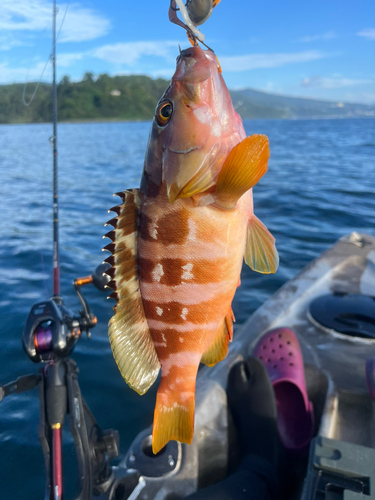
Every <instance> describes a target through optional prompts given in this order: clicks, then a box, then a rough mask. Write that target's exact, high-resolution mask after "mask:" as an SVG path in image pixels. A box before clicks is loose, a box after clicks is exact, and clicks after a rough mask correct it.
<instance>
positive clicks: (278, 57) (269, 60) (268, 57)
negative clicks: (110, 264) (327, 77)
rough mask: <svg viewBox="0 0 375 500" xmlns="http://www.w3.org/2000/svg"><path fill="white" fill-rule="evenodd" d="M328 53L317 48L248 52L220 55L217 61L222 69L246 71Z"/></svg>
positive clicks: (312, 58)
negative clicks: (281, 52)
mask: <svg viewBox="0 0 375 500" xmlns="http://www.w3.org/2000/svg"><path fill="white" fill-rule="evenodd" d="M329 55H330V54H325V53H323V52H320V51H318V50H309V51H305V52H297V53H294V54H249V55H246V56H233V57H220V59H219V61H220V64H221V66H222V68H223V70H224V71H247V70H250V69H259V68H277V67H280V66H284V65H286V64H296V63H303V62H309V61H315V60H317V59H323V58H324V57H328V56H329Z"/></svg>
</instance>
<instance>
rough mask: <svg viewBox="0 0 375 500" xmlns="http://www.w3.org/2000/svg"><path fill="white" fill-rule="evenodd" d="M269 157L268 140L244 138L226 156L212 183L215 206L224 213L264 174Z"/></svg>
mask: <svg viewBox="0 0 375 500" xmlns="http://www.w3.org/2000/svg"><path fill="white" fill-rule="evenodd" d="M269 156H270V149H269V142H268V138H267V136H265V135H262V134H253V135H251V136H250V137H246V138H245V139H244V140H243V141H241V142H240V143H239V144H237V146H235V147H234V148H233V149H232V150H231V151H230V153H229V155H228V157H227V159H226V160H225V163H224V165H223V167H222V169H221V171H220V174H219V177H218V179H217V183H216V193H215V194H216V196H215V198H216V201H215V205H217V206H218V207H220V208H223V209H226V210H232V209H234V208H235V206H236V204H237V201H238V200H239V198H241V196H242V195H243V194H245V193H246V191H248V190H249V189H251V188H252V187H253V186H255V184H256V183H257V182H258V181H259V179H260V178H261V177H262V176H263V175H264V174H265V173H266V172H267V162H268V158H269Z"/></svg>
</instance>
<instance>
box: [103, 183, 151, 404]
mask: <svg viewBox="0 0 375 500" xmlns="http://www.w3.org/2000/svg"><path fill="white" fill-rule="evenodd" d="M117 194H118V195H119V196H121V197H122V199H123V204H122V205H120V206H119V207H114V208H113V209H111V210H113V211H115V212H117V213H118V217H115V218H114V219H112V220H111V221H110V222H109V223H110V224H112V225H113V226H114V230H113V231H110V232H109V233H107V234H106V236H107V237H108V238H110V239H111V240H112V241H113V243H111V244H109V245H107V247H105V249H106V250H109V251H111V252H112V254H113V255H112V256H111V257H109V258H108V259H106V262H109V263H110V264H111V265H112V268H111V269H109V270H108V271H107V272H106V274H108V275H109V276H111V278H112V281H110V283H109V284H108V286H109V287H111V288H113V289H114V294H112V295H111V297H113V298H116V299H117V305H116V306H115V307H114V311H115V314H114V315H113V317H112V318H111V320H110V321H109V331H108V333H109V340H110V342H111V347H112V351H113V355H114V358H115V360H116V363H117V366H118V368H119V370H120V372H121V375H122V376H123V377H124V379H125V381H126V383H127V384H129V386H130V387H131V388H132V389H134V390H135V391H137V392H138V393H139V394H144V393H145V392H146V391H147V390H148V389H149V388H150V387H151V385H152V384H153V383H154V381H155V379H156V377H157V375H158V373H159V369H160V363H159V360H158V357H157V354H156V351H155V347H154V344H153V342H152V339H151V335H150V331H149V328H148V324H147V320H146V316H145V312H144V309H143V303H142V297H141V293H140V289H139V272H138V265H137V253H138V252H137V246H138V243H137V241H138V216H139V208H140V191H139V190H138V189H133V190H129V191H124V192H123V193H117Z"/></svg>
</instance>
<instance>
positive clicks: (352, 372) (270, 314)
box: [115, 233, 375, 500]
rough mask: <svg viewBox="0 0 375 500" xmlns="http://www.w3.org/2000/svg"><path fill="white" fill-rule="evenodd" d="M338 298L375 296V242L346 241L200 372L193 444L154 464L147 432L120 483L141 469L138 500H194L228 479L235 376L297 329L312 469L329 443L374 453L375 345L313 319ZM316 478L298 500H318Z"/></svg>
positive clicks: (233, 453) (174, 447)
mask: <svg viewBox="0 0 375 500" xmlns="http://www.w3.org/2000/svg"><path fill="white" fill-rule="evenodd" d="M334 292H339V293H341V294H345V293H355V294H362V295H368V296H375V238H374V237H372V236H368V235H360V234H357V233H352V234H351V235H348V236H345V237H343V238H341V239H340V240H339V241H338V242H337V243H336V244H335V245H334V246H333V247H331V248H330V249H328V250H327V251H326V252H324V253H323V254H322V255H321V256H319V257H318V258H317V259H316V260H314V261H313V262H311V264H309V265H308V266H307V267H305V268H304V269H303V270H302V271H301V272H300V273H299V274H298V275H297V276H295V277H294V278H293V279H292V280H290V281H288V282H287V283H286V284H285V285H284V286H282V287H281V288H280V290H279V291H278V292H276V293H275V294H274V295H273V296H272V297H271V298H270V299H268V300H267V301H266V302H265V303H264V304H263V305H262V306H261V307H260V308H259V309H258V310H257V311H256V312H255V313H254V314H253V315H252V316H251V317H250V318H249V319H248V321H247V322H246V323H245V324H244V325H242V326H241V327H240V328H239V329H238V330H237V331H236V332H235V335H234V342H233V343H232V345H231V346H230V350H229V354H228V356H227V358H226V359H225V360H224V361H222V362H221V363H219V364H218V365H216V366H215V367H213V368H208V367H202V368H201V369H200V370H199V373H198V379H197V389H196V417H195V435H194V439H193V443H192V444H191V445H190V446H187V445H184V444H183V445H182V444H180V443H176V442H170V443H168V445H167V446H166V448H165V449H164V452H163V453H162V454H161V455H160V456H156V457H152V456H150V454H147V450H146V451H145V446H146V445H145V443H147V440H149V435H150V432H151V430H150V429H145V431H143V432H142V433H140V434H139V435H138V436H137V437H136V438H135V440H134V441H133V443H132V445H131V446H130V448H129V451H128V453H127V455H126V457H125V458H124V460H123V461H122V462H121V463H120V465H119V467H117V468H116V470H115V475H116V477H117V481H120V482H121V481H122V479H121V478H124V477H125V476H126V474H129V470H130V469H137V470H138V471H139V472H140V474H141V475H142V476H143V478H144V480H145V481H144V483H142V488H141V490H140V491H139V494H138V496H137V498H139V499H142V498H144V499H146V498H154V497H155V498H156V495H157V498H158V500H162V499H164V498H167V497H168V495H170V494H173V495H176V497H179V496H180V497H184V496H187V495H188V494H190V493H192V492H194V491H196V490H197V489H198V488H200V487H204V486H206V485H208V484H210V483H213V482H215V481H217V480H219V479H221V478H224V477H225V475H226V474H227V473H228V471H230V470H232V469H233V467H234V466H235V465H236V463H237V462H238V460H239V446H238V442H237V437H236V431H235V429H233V426H232V425H231V417H230V415H228V408H227V398H226V392H225V390H226V383H227V376H228V373H229V371H230V369H231V367H232V366H233V364H234V363H236V362H237V361H238V360H241V359H245V358H247V357H248V356H250V355H251V354H252V351H253V347H254V345H255V344H256V342H257V341H258V339H259V338H260V337H261V336H262V335H263V334H264V333H265V332H266V331H268V330H271V329H274V328H277V327H287V328H290V329H292V330H293V331H294V332H295V333H296V334H297V336H298V338H299V341H300V344H301V349H302V353H303V357H304V362H305V375H306V385H307V390H308V393H309V398H310V400H311V401H312V403H313V405H314V417H315V423H316V428H315V436H317V437H316V439H315V442H314V443H313V445H312V446H311V456H310V465H311V467H310V465H309V468H308V469H309V470H310V469H312V468H314V467H315V469H314V470H315V471H317V470H318V468H317V467H318V466H317V465H316V461H317V460H318V459H317V456H318V455H319V453H321V452H322V450H323V452H322V453H323V455H324V453H327V449H329V446H330V444H329V443H331V444H332V443H336V442H337V441H340V442H344V444H342V443H341V445H342V446H343V447H344V448H345V446H349V448H350V446H352V448H350V449H351V452H350V453H353V450H357V451H358V450H365V451H366V450H368V452H369V453H373V452H374V450H373V448H374V446H375V428H374V421H375V420H374V408H373V407H374V403H373V401H372V400H371V398H370V395H369V392H368V389H367V386H366V378H365V364H366V360H367V359H368V358H370V357H372V356H375V339H374V340H373V339H369V338H361V337H356V336H353V335H351V336H350V335H343V334H340V333H337V332H335V331H333V330H330V329H328V328H326V327H324V326H322V325H320V324H319V323H318V322H317V321H315V320H314V319H313V318H312V316H311V314H310V313H309V306H310V304H311V302H312V301H313V299H315V298H316V297H319V296H323V295H326V294H332V293H334ZM341 445H340V446H341ZM327 446H328V448H327ZM332 446H333V445H332ZM337 446H339V445H337ZM363 447H366V448H363ZM345 449H346V448H345ZM324 450H325V451H324ZM328 455H329V453H328ZM371 456H372V455H371ZM368 458H369V457H368ZM374 459H375V455H374ZM319 460H320V459H319ZM319 460H318V462H319ZM305 462H306V463H305V467H306V465H307V460H306V461H305ZM323 462H324V460H323ZM319 463H320V462H319ZM335 463H336V462H335ZM342 463H344V462H342ZM353 467H354V466H353ZM328 469H329V467H328ZM150 470H151V471H152V470H155V471H156V470H157V474H153V475H152V474H151V473H150ZM305 473H306V469H305V472H304V473H303V474H305ZM311 474H312V473H311V471H310V473H309V474H308V477H309V478H310V479H309V481H307V482H306V483H307V486H306V485H305V490H304V493H303V492H302V493H301V491H302V490H301V489H300V488H298V489H297V490H295V491H294V493H293V495H292V496H293V497H294V498H301V495H303V498H306V499H307V498H311V492H309V491H310V490H308V488H310V489H311V484H312V475H311ZM302 480H303V477H301V481H300V486H301V485H302ZM374 481H375V478H374ZM309 484H310V486H309ZM321 498H324V497H321ZM345 498H346V497H345ZM348 498H349V497H348ZM350 498H352V497H350ZM353 498H355V497H353ZM374 498H375V497H374Z"/></svg>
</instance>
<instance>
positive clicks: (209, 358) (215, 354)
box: [201, 310, 233, 366]
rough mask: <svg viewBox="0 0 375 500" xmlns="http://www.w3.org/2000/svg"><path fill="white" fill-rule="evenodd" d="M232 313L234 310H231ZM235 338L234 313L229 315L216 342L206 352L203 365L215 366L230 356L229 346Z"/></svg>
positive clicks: (202, 361) (218, 332)
mask: <svg viewBox="0 0 375 500" xmlns="http://www.w3.org/2000/svg"><path fill="white" fill-rule="evenodd" d="M231 311H232V310H231ZM232 338H233V325H232V312H231V313H230V314H227V315H226V316H225V318H224V321H223V323H222V324H221V325H220V327H219V329H218V330H217V332H216V334H215V337H214V340H213V342H212V343H211V345H210V347H209V348H208V349H207V351H206V352H204V353H203V355H202V358H201V363H203V364H205V365H207V366H214V365H216V363H219V362H220V361H222V360H223V359H224V358H226V356H227V354H228V344H229V342H231V341H232Z"/></svg>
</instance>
